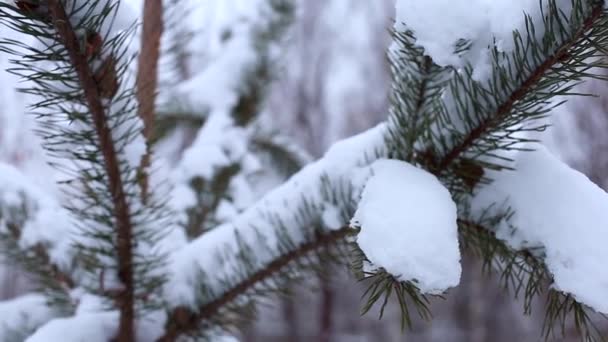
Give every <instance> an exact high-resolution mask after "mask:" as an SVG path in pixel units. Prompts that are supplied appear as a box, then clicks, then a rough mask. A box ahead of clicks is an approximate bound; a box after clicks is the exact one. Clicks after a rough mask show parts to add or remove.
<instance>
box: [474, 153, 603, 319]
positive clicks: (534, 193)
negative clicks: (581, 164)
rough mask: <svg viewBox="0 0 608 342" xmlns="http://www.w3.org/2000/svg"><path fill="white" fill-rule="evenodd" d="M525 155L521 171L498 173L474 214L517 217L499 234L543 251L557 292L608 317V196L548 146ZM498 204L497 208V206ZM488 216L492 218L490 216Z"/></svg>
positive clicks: (515, 244) (484, 190) (514, 244)
mask: <svg viewBox="0 0 608 342" xmlns="http://www.w3.org/2000/svg"><path fill="white" fill-rule="evenodd" d="M535 148H537V150H536V151H535V152H521V153H520V154H519V156H518V158H517V160H516V161H515V168H516V171H502V172H493V173H491V174H489V175H488V176H489V177H490V178H491V179H493V180H494V182H493V183H492V184H490V185H488V186H486V187H484V188H482V189H481V190H480V191H479V193H478V194H477V195H476V196H475V198H474V200H473V201H472V209H473V211H474V213H475V214H477V215H482V214H483V213H484V211H485V210H486V209H487V208H488V207H490V206H491V205H492V204H494V203H495V204H494V206H493V207H492V208H493V210H492V211H493V212H494V213H500V212H501V211H502V212H505V211H506V210H507V209H508V208H510V209H511V210H512V211H513V213H514V214H513V216H512V217H510V218H509V220H508V222H507V220H503V222H501V224H499V225H498V226H497V227H496V228H495V229H496V235H497V237H498V238H500V239H503V240H505V241H506V242H507V243H508V244H509V245H510V246H511V247H513V248H515V249H522V248H543V250H544V254H545V263H546V265H547V267H548V269H549V271H550V272H551V274H552V275H553V278H554V281H555V283H554V284H553V287H554V288H555V289H557V290H559V291H563V292H567V293H570V294H572V295H573V296H574V297H575V298H576V300H577V301H580V302H583V303H585V304H587V305H589V306H590V307H592V308H593V309H595V310H597V311H599V312H602V313H608V272H604V271H602V270H603V269H604V267H605V263H606V260H608V249H606V243H607V242H608V194H606V192H605V191H604V190H602V189H600V188H599V187H598V186H597V185H595V184H593V183H592V182H591V181H590V180H589V179H588V178H587V177H586V176H585V175H583V174H582V173H580V172H578V171H576V170H573V169H571V168H570V167H569V166H567V165H566V164H564V163H563V162H561V161H559V160H558V159H557V158H556V157H555V156H553V155H551V154H550V153H549V152H548V151H547V149H546V148H545V147H544V146H540V145H538V146H535ZM496 204H498V205H496ZM485 214H486V215H487V213H485Z"/></svg>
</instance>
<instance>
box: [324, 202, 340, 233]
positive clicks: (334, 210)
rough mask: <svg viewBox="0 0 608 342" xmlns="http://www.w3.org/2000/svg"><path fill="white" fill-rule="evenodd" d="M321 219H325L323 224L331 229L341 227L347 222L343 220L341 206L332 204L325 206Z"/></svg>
mask: <svg viewBox="0 0 608 342" xmlns="http://www.w3.org/2000/svg"><path fill="white" fill-rule="evenodd" d="M321 219H322V220H323V224H324V225H325V226H326V227H327V228H329V229H340V228H342V227H343V226H344V223H345V222H343V220H342V214H341V213H340V208H338V207H337V206H335V205H331V204H328V205H326V206H325V209H324V210H323V214H322V215H321Z"/></svg>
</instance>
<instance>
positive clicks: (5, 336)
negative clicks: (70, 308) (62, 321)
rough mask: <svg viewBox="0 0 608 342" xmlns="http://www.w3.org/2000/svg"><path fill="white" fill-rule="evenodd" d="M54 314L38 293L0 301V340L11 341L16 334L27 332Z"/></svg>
mask: <svg viewBox="0 0 608 342" xmlns="http://www.w3.org/2000/svg"><path fill="white" fill-rule="evenodd" d="M56 314H57V313H56V312H54V310H52V308H51V307H50V306H49V305H48V304H47V302H46V298H45V297H44V296H43V295H40V294H28V295H25V296H22V297H18V298H15V299H12V300H9V301H5V302H0V340H1V341H11V340H13V339H14V338H15V337H16V336H19V335H21V334H24V333H29V332H30V331H33V330H35V329H36V328H38V327H39V326H41V325H42V324H45V323H46V322H48V321H49V320H51V319H52V318H54V317H55V315H56Z"/></svg>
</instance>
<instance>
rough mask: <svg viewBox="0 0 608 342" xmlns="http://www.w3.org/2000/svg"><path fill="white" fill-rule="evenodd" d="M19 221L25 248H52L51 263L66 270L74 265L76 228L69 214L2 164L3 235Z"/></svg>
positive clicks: (0, 217)
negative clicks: (8, 223) (74, 230)
mask: <svg viewBox="0 0 608 342" xmlns="http://www.w3.org/2000/svg"><path fill="white" fill-rule="evenodd" d="M15 210H18V211H19V210H21V211H23V210H25V212H15ZM15 215H17V216H15ZM15 219H16V220H17V221H18V222H19V221H23V222H22V223H23V225H22V226H21V227H20V228H21V230H20V232H19V233H20V235H19V246H20V247H21V248H23V249H24V250H27V249H29V248H31V247H32V246H35V245H37V244H41V245H43V246H46V247H47V248H48V249H47V251H48V253H49V257H50V258H51V261H53V262H55V263H56V264H58V265H62V266H67V265H69V264H70V263H71V257H72V254H71V253H72V249H71V244H72V242H73V240H72V239H73V237H74V235H73V231H72V229H73V227H74V226H73V224H72V223H73V222H72V221H71V217H70V215H69V213H68V212H67V211H66V210H65V209H64V208H62V207H61V205H60V204H59V203H58V202H57V200H56V199H55V198H53V197H52V196H51V195H50V194H48V193H46V192H45V191H43V190H42V189H40V188H38V187H37V186H35V185H34V184H32V182H31V180H30V179H28V178H27V177H26V176H24V175H23V174H22V173H21V172H19V170H17V169H16V168H14V167H12V166H10V165H6V164H2V163H0V232H5V231H6V227H5V225H6V223H7V222H8V221H9V220H15Z"/></svg>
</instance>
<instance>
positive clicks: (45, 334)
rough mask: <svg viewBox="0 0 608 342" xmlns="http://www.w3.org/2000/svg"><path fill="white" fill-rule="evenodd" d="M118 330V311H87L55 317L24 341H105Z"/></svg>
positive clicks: (111, 337) (112, 336) (109, 339)
mask: <svg viewBox="0 0 608 342" xmlns="http://www.w3.org/2000/svg"><path fill="white" fill-rule="evenodd" d="M117 330H118V313H116V312H104V313H87V314H81V315H78V316H75V317H71V318H57V319H54V320H52V321H50V322H49V323H47V324H46V325H44V326H42V327H41V328H40V329H38V330H37V331H36V332H35V333H34V334H33V335H32V336H30V337H29V338H28V339H27V340H25V341H26V342H49V341H65V342H82V341H87V342H106V341H111V340H112V339H113V338H114V337H115V335H116V331H117Z"/></svg>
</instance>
